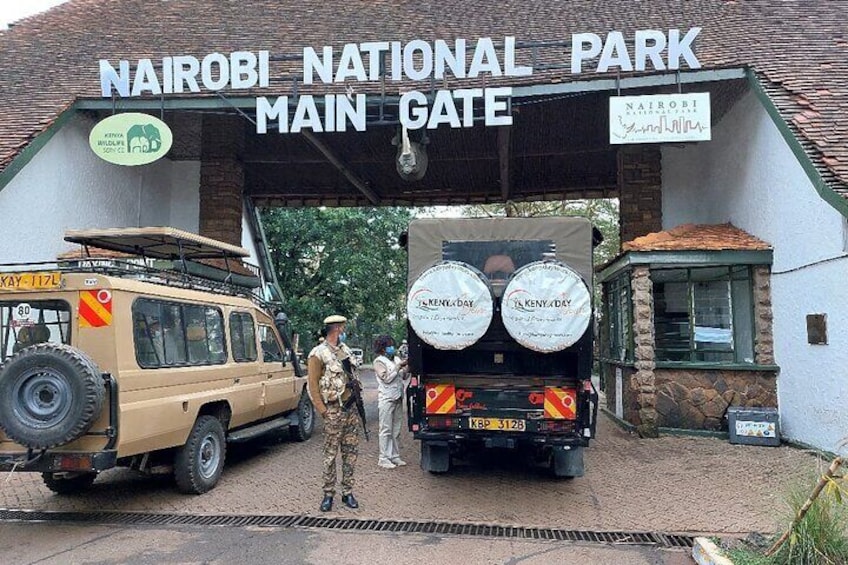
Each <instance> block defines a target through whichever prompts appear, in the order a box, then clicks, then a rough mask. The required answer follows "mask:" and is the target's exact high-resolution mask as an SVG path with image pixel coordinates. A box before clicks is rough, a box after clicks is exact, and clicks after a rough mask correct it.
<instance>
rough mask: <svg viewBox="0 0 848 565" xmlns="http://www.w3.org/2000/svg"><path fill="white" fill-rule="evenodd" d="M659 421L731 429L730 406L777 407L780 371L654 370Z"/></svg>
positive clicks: (673, 425) (674, 425)
mask: <svg viewBox="0 0 848 565" xmlns="http://www.w3.org/2000/svg"><path fill="white" fill-rule="evenodd" d="M654 383H655V386H656V391H657V399H656V408H657V424H658V425H659V426H663V427H668V428H687V429H693V430H716V431H717V430H727V422H726V421H725V420H724V417H725V414H726V413H727V408H728V407H729V406H745V407H749V408H775V407H777V373H776V372H773V371H731V370H705V369H691V370H684V369H654Z"/></svg>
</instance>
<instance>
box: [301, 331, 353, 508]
mask: <svg viewBox="0 0 848 565" xmlns="http://www.w3.org/2000/svg"><path fill="white" fill-rule="evenodd" d="M346 323H347V318H345V317H344V316H338V315H333V316H328V317H327V318H326V319H325V320H324V324H325V328H324V329H325V335H326V337H325V339H324V342H323V343H320V344H319V345H317V346H316V347H315V348H314V349H313V350H312V351H311V352H310V353H309V360H308V367H309V385H308V390H309V397H310V398H311V399H312V404H313V405H314V406H315V410H317V411H318V413H319V414H320V415H321V416H322V417H323V418H324V450H323V462H322V464H323V468H324V472H323V476H322V478H323V491H324V499H323V500H322V501H321V507H320V508H321V511H322V512H328V511H329V510H332V508H333V497H334V496H335V494H336V458H337V455H338V452H339V450H341V453H342V481H341V482H342V502H343V503H344V504H345V505H346V506H348V507H349V508H358V507H359V503H358V502H357V501H356V498H354V496H353V485H354V478H353V473H354V468H355V466H356V457H357V453H358V448H359V424H358V419H357V418H358V415H357V413H356V408H355V407H354V405H353V403H352V402H350V401H349V400H350V396H351V392H350V390H349V387H348V381H349V379H350V378H351V377H352V376H349V375H348V374H347V373H346V372H345V370H344V365H343V364H342V362H343V361H344V360H345V359H347V358H349V357H350V349H348V347H347V346H346V345H345V344H344V340H345V324H346ZM353 378H355V377H353Z"/></svg>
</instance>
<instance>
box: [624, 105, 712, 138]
mask: <svg viewBox="0 0 848 565" xmlns="http://www.w3.org/2000/svg"><path fill="white" fill-rule="evenodd" d="M710 119H711V118H710V94H709V92H695V93H690V94H655V95H648V96H613V97H612V98H610V121H609V123H610V144H612V145H622V144H626V143H663V142H681V141H709V140H710V139H711V137H712V129H711V125H710Z"/></svg>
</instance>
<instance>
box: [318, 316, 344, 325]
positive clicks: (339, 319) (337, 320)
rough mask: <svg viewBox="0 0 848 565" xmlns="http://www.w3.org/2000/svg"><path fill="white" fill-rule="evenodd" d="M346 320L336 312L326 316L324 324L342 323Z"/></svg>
mask: <svg viewBox="0 0 848 565" xmlns="http://www.w3.org/2000/svg"><path fill="white" fill-rule="evenodd" d="M346 322H347V318H345V317H344V316H339V315H338V314H333V315H332V316H327V317H326V318H324V323H325V324H344V323H346Z"/></svg>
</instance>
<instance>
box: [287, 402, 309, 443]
mask: <svg viewBox="0 0 848 565" xmlns="http://www.w3.org/2000/svg"><path fill="white" fill-rule="evenodd" d="M297 421H298V424H297V425H296V426H292V427H291V428H290V430H291V435H292V437H293V438H294V439H295V440H297V441H306V440H308V439H309V438H311V437H312V432H313V431H315V407H314V406H312V401H311V400H310V399H309V395H308V394H307V393H306V391H305V390H304V391H303V394H301V395H300V402H298V403H297Z"/></svg>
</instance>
